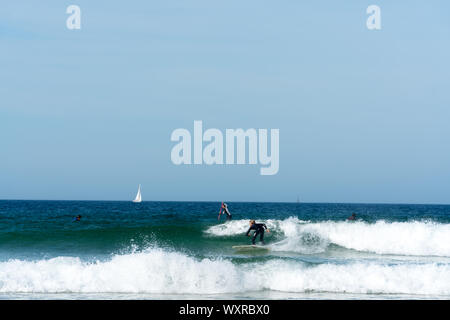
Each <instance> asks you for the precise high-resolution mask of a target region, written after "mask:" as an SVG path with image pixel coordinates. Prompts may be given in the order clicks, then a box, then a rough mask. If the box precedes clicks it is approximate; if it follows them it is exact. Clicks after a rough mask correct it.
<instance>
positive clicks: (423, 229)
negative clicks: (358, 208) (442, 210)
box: [206, 218, 450, 257]
mask: <svg viewBox="0 0 450 320" xmlns="http://www.w3.org/2000/svg"><path fill="white" fill-rule="evenodd" d="M263 222H264V223H266V224H267V226H268V227H269V229H271V230H272V231H275V232H277V233H279V234H281V235H282V236H283V239H282V240H280V241H278V242H277V243H274V244H272V245H271V246H272V249H273V250H281V251H293V252H301V253H317V252H322V251H324V250H325V249H326V248H327V246H328V245H329V244H330V243H333V244H336V245H339V246H342V247H345V248H348V249H353V250H358V251H368V252H374V253H377V254H397V255H413V256H414V255H416V256H419V255H420V256H442V257H450V224H442V223H436V222H424V221H412V222H385V221H377V222H376V223H366V222H360V221H355V222H348V221H343V222H335V221H325V222H316V223H308V222H307V221H302V220H299V219H297V218H288V219H285V220H266V221H263ZM247 228H248V221H247V220H238V221H230V222H227V223H225V224H220V225H216V226H213V227H210V228H209V229H207V230H206V232H207V233H208V234H210V235H213V236H233V235H238V234H242V233H244V232H245V231H246V230H247Z"/></svg>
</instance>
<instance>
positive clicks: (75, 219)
mask: <svg viewBox="0 0 450 320" xmlns="http://www.w3.org/2000/svg"><path fill="white" fill-rule="evenodd" d="M80 220H81V215H77V216H76V217H75V218H73V221H80Z"/></svg>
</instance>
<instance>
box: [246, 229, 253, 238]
mask: <svg viewBox="0 0 450 320" xmlns="http://www.w3.org/2000/svg"><path fill="white" fill-rule="evenodd" d="M251 230H252V227H250V228H248V230H247V233H246V234H245V235H246V236H247V237H248V234H249V233H250V231H251Z"/></svg>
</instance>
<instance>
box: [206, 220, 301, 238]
mask: <svg viewBox="0 0 450 320" xmlns="http://www.w3.org/2000/svg"><path fill="white" fill-rule="evenodd" d="M256 223H264V224H266V226H267V228H269V229H270V230H280V229H281V226H283V229H284V230H285V231H289V226H293V227H294V228H295V225H297V224H301V223H306V221H302V220H299V219H297V218H294V217H291V218H287V219H285V220H275V219H268V220H256ZM249 227H250V226H249V220H232V221H227V222H225V223H222V224H218V225H215V226H212V227H209V228H208V229H207V230H206V231H205V232H206V233H207V234H210V235H213V236H234V235H241V234H244V233H245V232H247V230H248V228H249Z"/></svg>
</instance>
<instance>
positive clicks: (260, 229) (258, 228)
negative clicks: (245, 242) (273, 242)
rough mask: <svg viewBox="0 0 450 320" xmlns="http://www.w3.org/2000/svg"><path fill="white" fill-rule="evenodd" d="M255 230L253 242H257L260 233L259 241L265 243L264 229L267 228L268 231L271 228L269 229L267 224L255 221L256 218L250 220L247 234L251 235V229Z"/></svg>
mask: <svg viewBox="0 0 450 320" xmlns="http://www.w3.org/2000/svg"><path fill="white" fill-rule="evenodd" d="M251 230H255V233H254V234H253V238H252V244H255V241H256V237H257V236H258V235H259V241H261V243H262V244H264V230H267V232H270V230H269V229H267V226H266V225H265V224H264V223H255V220H250V228H248V231H247V233H246V234H245V235H246V236H247V237H249V236H250V234H249V233H250V231H251Z"/></svg>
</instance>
